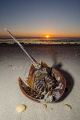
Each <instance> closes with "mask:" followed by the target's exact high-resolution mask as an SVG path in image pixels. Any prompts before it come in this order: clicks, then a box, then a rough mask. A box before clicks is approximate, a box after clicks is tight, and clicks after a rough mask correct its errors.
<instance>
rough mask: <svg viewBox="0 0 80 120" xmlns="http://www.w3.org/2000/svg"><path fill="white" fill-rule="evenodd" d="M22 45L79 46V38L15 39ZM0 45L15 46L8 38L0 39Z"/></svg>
mask: <svg viewBox="0 0 80 120" xmlns="http://www.w3.org/2000/svg"><path fill="white" fill-rule="evenodd" d="M16 39H17V40H18V41H19V42H20V43H22V44H80V37H75V38H74V37H50V38H45V37H16ZM0 44H16V43H15V41H14V40H13V39H12V38H10V37H7V38H5V37H2V38H0Z"/></svg>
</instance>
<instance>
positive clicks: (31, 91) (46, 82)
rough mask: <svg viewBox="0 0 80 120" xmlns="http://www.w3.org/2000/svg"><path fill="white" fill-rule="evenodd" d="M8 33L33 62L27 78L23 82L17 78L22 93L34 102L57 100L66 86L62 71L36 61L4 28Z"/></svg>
mask: <svg viewBox="0 0 80 120" xmlns="http://www.w3.org/2000/svg"><path fill="white" fill-rule="evenodd" d="M6 31H7V32H8V33H9V35H10V36H11V37H12V38H13V39H14V40H15V41H16V42H17V44H18V45H19V46H20V47H21V49H22V50H23V51H24V52H25V53H26V55H27V56H28V57H29V58H30V59H31V60H32V61H33V62H34V63H35V64H32V65H31V67H30V70H29V74H28V79H27V80H26V81H25V83H24V82H23V80H22V79H21V78H18V83H19V87H20V89H21V91H22V93H23V94H24V95H25V96H26V97H28V98H30V99H31V100H33V101H36V102H53V101H58V100H59V99H60V98H61V96H62V95H63V93H64V91H65V87H66V80H65V78H64V76H63V75H62V73H60V72H59V71H58V70H56V69H55V68H50V67H48V65H47V64H46V63H45V62H42V61H41V62H40V63H38V62H37V61H36V60H35V59H34V58H33V57H32V56H31V55H30V54H28V53H27V52H26V51H25V49H24V47H23V46H22V45H21V44H20V43H19V42H18V41H17V40H16V39H15V38H14V37H13V35H12V34H11V33H10V32H9V31H8V30H6Z"/></svg>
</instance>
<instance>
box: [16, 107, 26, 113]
mask: <svg viewBox="0 0 80 120" xmlns="http://www.w3.org/2000/svg"><path fill="white" fill-rule="evenodd" d="M26 108H27V107H26V106H25V105H18V106H17V107H16V112H18V113H21V112H23V111H24V110H25V109H26Z"/></svg>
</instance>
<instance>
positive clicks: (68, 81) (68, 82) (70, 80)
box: [52, 63, 74, 102]
mask: <svg viewBox="0 0 80 120" xmlns="http://www.w3.org/2000/svg"><path fill="white" fill-rule="evenodd" d="M52 67H53V68H55V69H57V70H58V71H60V72H61V73H62V74H63V76H64V77H65V79H66V88H65V91H64V94H63V96H62V97H61V98H60V99H59V100H58V101H57V102H61V101H63V100H64V99H65V98H66V97H67V96H68V95H69V94H70V92H71V91H72V89H73V86H74V80H73V77H72V76H71V75H70V74H69V73H68V72H66V71H64V70H63V69H61V67H62V63H59V64H57V65H54V66H52Z"/></svg>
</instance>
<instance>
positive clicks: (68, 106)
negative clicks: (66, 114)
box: [64, 104, 72, 109]
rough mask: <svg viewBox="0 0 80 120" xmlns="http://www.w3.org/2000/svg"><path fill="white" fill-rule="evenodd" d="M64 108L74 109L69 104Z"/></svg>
mask: <svg viewBox="0 0 80 120" xmlns="http://www.w3.org/2000/svg"><path fill="white" fill-rule="evenodd" d="M64 107H65V108H68V109H72V107H71V106H70V105H68V104H65V105H64Z"/></svg>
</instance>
